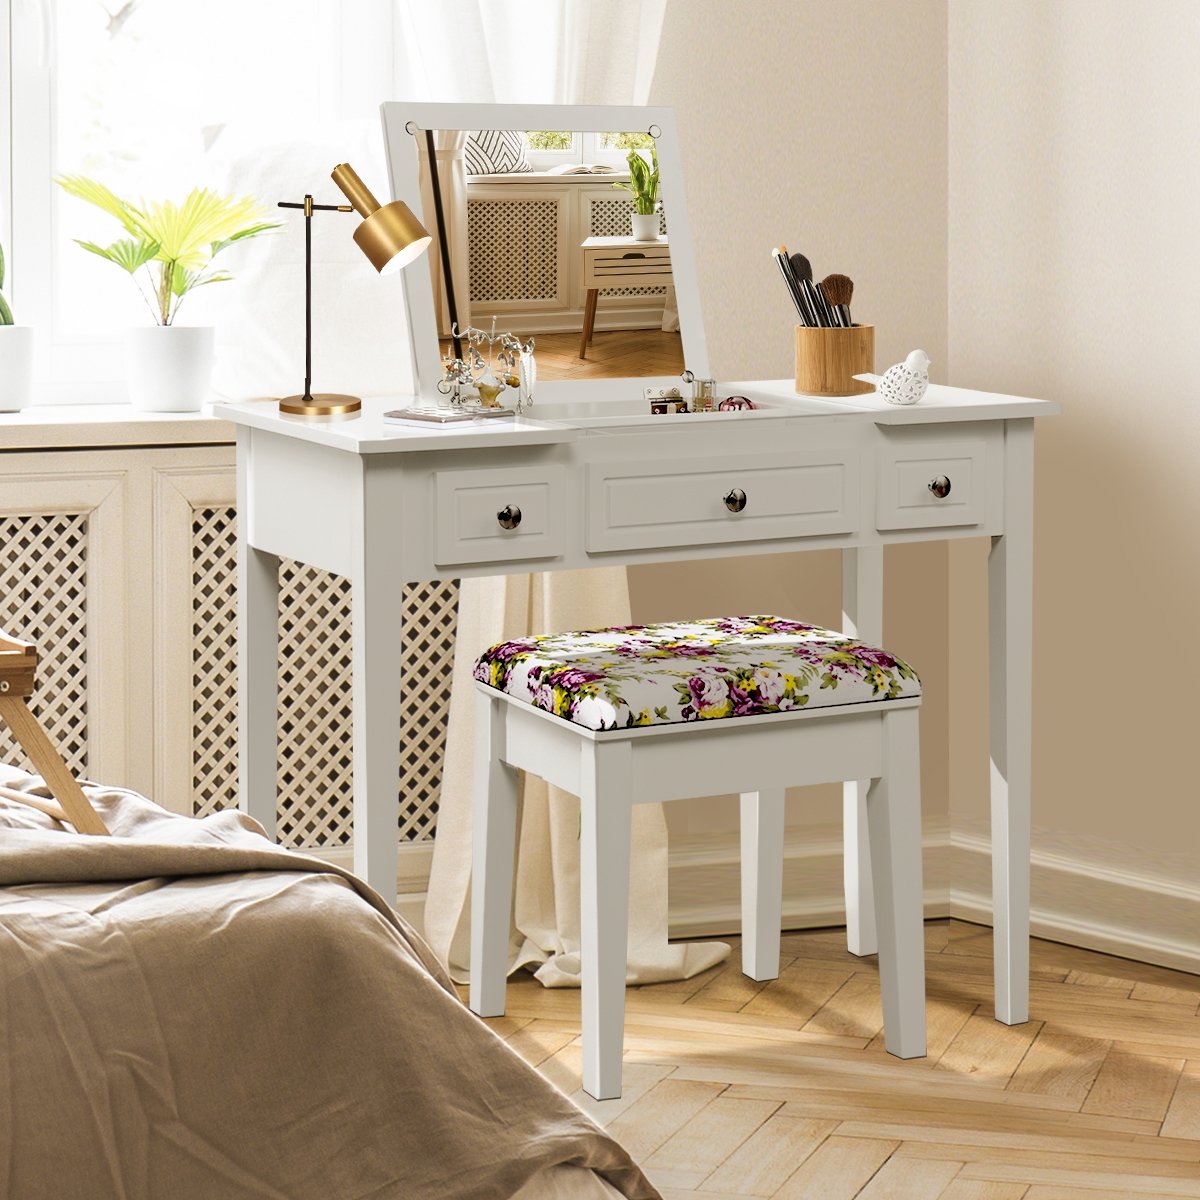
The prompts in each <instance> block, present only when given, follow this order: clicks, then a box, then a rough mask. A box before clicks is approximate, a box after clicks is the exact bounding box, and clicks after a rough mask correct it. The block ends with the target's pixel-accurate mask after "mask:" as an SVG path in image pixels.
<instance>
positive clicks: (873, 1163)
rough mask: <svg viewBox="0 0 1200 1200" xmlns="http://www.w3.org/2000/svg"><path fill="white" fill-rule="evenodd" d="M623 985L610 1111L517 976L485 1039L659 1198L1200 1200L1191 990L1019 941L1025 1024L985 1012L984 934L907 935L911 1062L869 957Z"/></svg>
mask: <svg viewBox="0 0 1200 1200" xmlns="http://www.w3.org/2000/svg"><path fill="white" fill-rule="evenodd" d="M783 944H784V964H785V965H784V967H783V970H782V973H781V975H780V978H779V979H778V980H776V981H774V982H772V983H770V984H758V983H754V982H752V981H751V980H749V979H746V978H745V977H744V976H743V975H742V974H741V973H740V971H739V969H738V964H737V953H738V947H737V945H736V944H735V946H734V955H733V957H732V959H731V960H730V961H729V962H728V963H726V964H724V965H723V966H720V967H716V968H714V969H713V970H711V971H709V972H707V973H706V974H704V975H702V976H699V977H698V978H696V979H693V980H690V981H688V982H686V983H676V984H661V985H658V986H650V987H643V988H637V989H631V990H630V991H629V993H628V1005H627V1015H626V1036H625V1076H624V1079H625V1083H624V1095H623V1096H622V1098H621V1099H620V1100H608V1101H604V1102H600V1103H597V1102H596V1101H593V1100H591V1099H590V1098H588V1097H587V1096H585V1095H584V1094H583V1093H582V1092H581V1091H580V1090H579V1085H580V1053H579V993H578V992H576V991H563V990H556V991H549V990H546V989H544V988H542V987H541V986H540V985H539V984H537V983H536V982H534V981H533V980H532V979H531V978H529V977H528V976H520V977H518V979H517V980H514V981H513V982H512V983H511V984H510V986H509V991H508V1014H507V1015H506V1016H505V1017H501V1018H498V1019H496V1020H494V1021H492V1022H490V1024H492V1025H493V1027H494V1028H496V1029H497V1030H498V1031H499V1032H500V1033H502V1034H503V1035H504V1036H505V1037H507V1039H508V1040H509V1042H510V1044H511V1045H512V1046H513V1047H514V1048H515V1049H516V1050H517V1051H518V1052H519V1053H520V1054H522V1055H523V1056H524V1057H525V1058H526V1059H527V1060H528V1061H529V1062H530V1063H532V1064H533V1065H534V1066H536V1067H537V1068H538V1069H539V1070H540V1071H542V1072H543V1074H545V1075H546V1076H547V1077H548V1078H550V1079H552V1080H553V1081H554V1082H555V1083H556V1084H558V1086H560V1087H561V1088H563V1089H564V1090H565V1091H566V1092H568V1093H570V1094H572V1095H573V1096H574V1098H575V1099H576V1101H578V1102H579V1103H580V1104H582V1105H583V1107H585V1108H586V1109H588V1111H590V1112H592V1113H593V1114H594V1115H595V1116H596V1117H597V1118H598V1119H599V1120H600V1121H601V1122H602V1123H604V1124H605V1125H607V1126H608V1128H609V1129H610V1130H611V1131H612V1132H613V1133H614V1134H615V1135H616V1136H618V1137H619V1138H620V1139H621V1141H622V1142H623V1143H624V1144H625V1145H626V1146H627V1147H628V1148H629V1150H630V1151H631V1152H632V1153H633V1155H634V1156H635V1158H636V1159H637V1160H638V1162H639V1163H640V1164H641V1165H642V1166H643V1168H644V1169H645V1171H646V1172H647V1174H648V1175H649V1176H650V1178H651V1179H652V1180H653V1181H654V1182H655V1183H656V1185H657V1186H658V1187H659V1188H660V1189H661V1190H662V1193H663V1196H664V1197H665V1198H666V1200H684V1197H697V1198H701V1197H702V1198H705V1200H730V1198H732V1197H746V1196H762V1197H777V1198H778V1200H795V1198H799V1197H804V1198H805V1200H850V1198H851V1197H856V1196H857V1197H861V1198H862V1200H909V1198H911V1200H938V1198H940V1200H1126V1198H1129V1197H1136V1198H1138V1200H1146V1198H1147V1197H1166V1196H1171V1197H1179V1196H1192V1197H1200V1015H1198V1008H1200V978H1198V977H1196V976H1192V975H1185V974H1180V973H1178V972H1173V971H1168V970H1165V969H1162V968H1158V967H1149V966H1143V965H1141V964H1139V963H1132V962H1128V961H1126V960H1124V959H1117V958H1109V957H1107V956H1105V955H1101V954H1094V953H1092V952H1090V951H1086V950H1076V949H1072V948H1070V947H1066V946H1059V945H1056V944H1053V943H1050V942H1041V941H1035V942H1034V945H1033V952H1032V961H1033V983H1032V1011H1033V1014H1034V1018H1035V1019H1034V1020H1032V1021H1030V1023H1029V1024H1027V1025H1022V1026H1017V1027H1012V1028H1009V1027H1006V1026H1004V1025H1000V1024H999V1023H997V1022H996V1021H995V1020H994V1018H993V1015H992V995H991V991H992V963H991V951H992V947H991V931H990V930H987V929H982V928H979V927H977V926H972V925H966V924H963V923H961V922H945V921H943V922H931V923H930V924H928V925H927V926H926V947H927V959H926V961H927V964H928V968H927V972H928V974H927V978H928V993H929V1009H928V1012H929V1057H928V1058H927V1059H923V1060H919V1061H914V1062H900V1061H899V1060H897V1059H894V1058H892V1057H890V1056H889V1055H888V1054H887V1053H886V1052H885V1051H884V1050H883V1047H882V1043H881V1039H880V1036H879V1032H880V1029H881V1027H882V1023H883V1022H882V1016H881V1014H880V1007H879V986H878V984H879V980H878V972H877V967H876V960H875V959H873V958H870V959H856V958H854V957H852V956H851V955H850V954H848V953H847V952H846V950H845V934H844V932H843V931H842V930H817V931H812V932H806V933H797V934H788V935H785V936H784V939H783Z"/></svg>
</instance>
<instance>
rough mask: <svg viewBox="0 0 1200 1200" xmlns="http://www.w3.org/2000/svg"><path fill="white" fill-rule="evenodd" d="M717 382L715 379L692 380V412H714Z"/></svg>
mask: <svg viewBox="0 0 1200 1200" xmlns="http://www.w3.org/2000/svg"><path fill="white" fill-rule="evenodd" d="M716 409H717V381H716V380H715V379H693V380H692V412H694V413H706V412H716Z"/></svg>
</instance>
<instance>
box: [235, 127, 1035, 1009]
mask: <svg viewBox="0 0 1200 1200" xmlns="http://www.w3.org/2000/svg"><path fill="white" fill-rule="evenodd" d="M383 113H384V131H385V140H386V143H387V147H388V157H389V166H390V172H391V177H392V190H393V195H394V196H395V197H396V198H398V199H402V200H405V201H406V202H407V203H408V204H409V206H410V207H411V208H413V210H414V211H416V212H420V211H421V209H422V206H421V195H422V192H421V188H420V186H419V179H418V167H417V154H416V149H415V147H416V140H415V135H416V134H417V133H419V132H421V131H422V130H424V129H440V128H450V129H475V128H509V129H526V130H527V129H558V130H561V129H576V130H581V129H582V130H592V131H604V130H645V129H649V130H650V131H651V132H653V133H654V136H655V138H656V140H657V146H658V158H659V163H660V168H661V172H662V179H663V187H664V190H665V195H666V204H667V210H668V212H669V220H670V237H671V248H672V252H671V257H672V273H673V277H674V282H675V286H676V291H677V306H678V310H679V316H680V327H681V335H682V348H683V351H684V356H685V361H686V362H687V364H688V365H689V366H690V367H691V368H692V369H693V370H694V372H695V373H696V374H697V375H698V376H701V377H703V376H706V375H708V374H709V371H708V358H707V349H706V345H705V342H704V335H703V322H702V319H701V313H700V305H699V296H698V291H697V288H696V274H695V262H694V259H693V257H692V247H691V238H690V231H689V229H688V223H687V209H686V203H685V200H684V189H683V172H682V166H681V163H680V160H679V153H678V144H677V140H676V138H675V136H674V120H673V116H672V114H671V113H670V111H669V110H663V109H615V108H571V109H562V108H550V107H546V108H540V107H536V106H508V107H502V106H487V107H480V106H473V107H472V106H437V105H408V104H406V105H403V106H401V105H396V104H385V105H384V106H383ZM427 224H430V227H431V228H432V225H431V223H430V222H429V221H428V220H427ZM764 254H765V251H764ZM405 286H406V292H407V298H408V303H409V309H410V333H411V342H412V347H411V348H412V358H413V362H414V365H415V373H416V390H417V393H418V394H419V395H421V396H424V397H426V398H428V399H433V398H435V397H436V392H435V390H434V384H435V382H436V380H437V378H438V376H439V373H440V372H439V366H438V359H437V356H438V331H437V327H436V320H435V316H434V305H433V295H432V288H431V284H430V278H429V274H428V270H427V269H426V267H425V265H424V264H423V263H421V264H418V265H417V266H416V267H410V268H408V269H406V271H405ZM780 335H781V337H788V336H789V335H790V330H787V329H786V328H785V329H782V330H781V331H780ZM789 340H790V339H789ZM677 382H678V380H676V379H662V378H645V379H619V380H604V381H600V382H596V383H591V382H589V383H574V384H570V383H556V384H549V385H545V386H543V387H540V388H539V389H538V390H537V393H536V396H535V403H534V406H533V408H532V410H530V411H529V412H528V413H527V414H526V415H524V416H520V417H517V418H514V419H510V420H507V421H487V422H478V423H474V424H471V425H458V426H442V427H437V426H433V425H429V426H396V425H387V424H385V423H384V421H383V412H384V411H385V410H386V409H388V408H393V407H396V406H397V405H399V404H402V403H408V402H410V401H411V398H407V399H404V400H397V399H391V400H388V401H383V400H378V401H373V402H370V401H369V402H366V403H364V407H363V411H362V413H361V414H360V415H357V416H355V417H352V418H349V419H341V420H333V421H325V422H322V421H312V420H310V419H307V418H304V417H296V416H289V415H285V414H281V413H280V412H279V411H278V406H277V404H276V403H275V402H274V401H270V400H264V401H250V402H245V403H236V404H234V403H231V404H223V405H219V406H218V407H217V410H216V415H218V416H220V417H223V418H225V419H227V420H229V421H232V422H234V423H235V425H236V426H237V456H238V468H237V473H238V512H239V523H238V539H239V595H240V598H241V600H240V602H241V604H242V606H243V607H242V620H241V623H240V658H239V679H240V685H239V686H240V705H241V708H240V724H239V737H240V755H241V784H240V786H241V802H242V807H243V808H244V809H245V810H246V811H248V812H249V813H251V815H253V816H254V817H256V818H257V819H258V820H259V821H260V822H262V824H263V825H265V826H266V827H267V828H268V830H271V829H273V828H274V822H275V788H276V761H275V720H276V662H277V659H276V639H277V620H276V613H277V608H276V605H277V588H278V575H277V565H278V559H279V558H280V557H281V556H287V557H290V558H294V559H298V560H300V561H302V562H304V563H307V564H310V565H311V566H315V567H321V568H325V569H327V570H330V571H333V572H336V573H337V574H339V575H343V576H345V577H347V578H349V579H350V581H351V584H352V592H353V600H352V605H353V609H352V611H353V631H354V635H353V641H354V646H353V674H354V678H353V709H354V714H355V716H354V865H355V870H356V872H357V873H358V874H360V875H362V876H363V877H364V878H366V880H367V881H368V882H369V883H370V884H371V885H372V886H373V887H375V888H376V889H377V890H379V891H380V892H382V893H383V894H384V895H385V896H389V897H391V896H393V895H394V893H395V884H396V866H397V828H396V808H395V805H396V769H397V757H398V755H397V731H398V729H399V720H400V704H401V689H402V686H403V680H402V677H401V648H402V643H401V629H400V618H399V612H400V605H399V597H400V595H401V591H402V588H403V585H404V584H405V583H406V582H415V581H421V580H427V579H445V578H461V577H464V576H477V575H496V574H502V573H506V572H518V571H521V572H523V571H553V570H555V569H562V568H572V567H588V566H601V565H612V564H635V563H648V562H671V561H682V560H688V559H695V558H716V557H727V556H739V555H753V554H769V553H778V552H780V551H788V550H804V549H841V550H842V551H843V563H844V568H843V610H844V627H845V628H846V630H847V631H848V632H856V633H857V634H858V635H859V636H861V637H862V638H864V639H865V640H867V641H873V642H875V643H876V644H883V643H884V640H885V639H884V629H883V547H884V545H886V544H889V543H899V542H910V541H926V540H942V539H950V538H959V537H978V536H990V537H991V539H992V548H991V555H990V558H989V568H988V570H989V606H990V607H989V615H990V659H991V674H990V688H991V730H990V742H991V759H992V785H991V786H992V835H993V839H992V845H993V863H994V866H993V897H994V911H995V932H996V938H995V946H996V1013H997V1016H998V1017H999V1019H1000V1020H1002V1021H1004V1022H1006V1023H1008V1024H1016V1023H1019V1022H1022V1021H1024V1020H1026V1019H1027V1018H1028V976H1029V955H1028V931H1029V826H1030V795H1029V790H1030V732H1031V727H1030V700H1031V682H1032V572H1031V565H1032V511H1033V418H1034V417H1036V416H1040V415H1048V414H1051V413H1054V412H1056V411H1058V409H1057V406H1056V405H1053V404H1050V403H1046V402H1043V401H1038V400H1030V399H1023V398H1019V397H1012V396H998V395H991V394H989V393H984V392H972V391H964V390H959V389H952V388H943V387H937V386H931V387H930V389H929V392H928V393H927V395H926V397H925V399H924V400H923V401H922V402H921V403H920V404H919V405H917V406H915V407H911V408H895V407H891V406H889V405H887V404H885V403H883V402H882V401H880V400H878V399H877V397H875V396H874V395H867V396H854V397H848V398H846V399H840V400H829V399H817V398H812V397H806V396H797V395H796V394H795V391H794V387H793V383H792V381H791V380H771V381H760V382H748V383H724V382H722V383H720V384H718V387H717V394H718V395H719V396H723V395H730V394H742V395H746V396H749V397H750V398H751V399H752V400H754V401H755V403H756V404H757V405H758V408H757V409H756V410H755V411H753V412H734V413H713V414H704V415H686V414H685V415H675V416H658V417H652V416H650V415H649V414H648V413H647V411H646V405H645V404H644V402H643V400H642V397H641V389H642V387H643V386H648V385H655V386H662V385H665V384H671V383H677ZM943 478H944V479H945V480H948V481H949V490H948V492H947V493H946V494H944V495H936V494H935V492H934V490H933V489H931V487H930V483H931V481H934V480H941V479H943ZM937 490H938V491H945V487H944V485H943V486H939V488H938V489H937ZM738 491H740V492H742V493H744V496H742V497H738V496H737V495H736V493H737V492H738ZM712 615H719V614H712ZM786 615H789V616H796V617H803V615H804V614H803V613H789V614H786ZM865 795H866V783H865V781H862V782H859V783H857V784H847V785H846V804H845V817H846V845H847V847H848V852H847V855H846V907H847V926H848V941H849V945H850V949H851V950H852V951H853V952H855V953H858V954H869V953H872V952H874V950H875V931H874V901H873V897H872V896H871V893H870V883H869V880H870V872H869V869H868V864H869V858H868V856H869V845H868V841H867V834H866V820H865Z"/></svg>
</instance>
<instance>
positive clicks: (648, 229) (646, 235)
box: [629, 213, 658, 242]
mask: <svg viewBox="0 0 1200 1200" xmlns="http://www.w3.org/2000/svg"><path fill="white" fill-rule="evenodd" d="M629 219H630V220H631V221H632V222H633V236H634V239H635V240H636V241H639V242H656V241H658V213H631V214H630V216H629Z"/></svg>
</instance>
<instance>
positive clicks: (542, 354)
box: [441, 329, 683, 405]
mask: <svg viewBox="0 0 1200 1200" xmlns="http://www.w3.org/2000/svg"><path fill="white" fill-rule="evenodd" d="M534 343H535V344H534V351H533V356H534V358H535V359H537V372H538V381H539V382H541V383H546V382H547V381H548V380H551V379H614V378H616V379H622V378H625V377H627V376H641V375H678V374H679V373H680V371H682V370H683V345H682V342H681V341H680V339H679V334H677V333H663V332H662V330H660V329H613V330H608V331H599V332H597V333H596V334H595V335H594V336H593V338H592V343H591V345H590V346H589V347H588V353H587V358H580V357H579V334H578V333H539V334H537V335H536V336H535V338H534ZM441 347H442V354H443V355H445V354H448V353H450V351H451V346H450V343H449V342H448V341H445V340H443V342H442V343H441ZM534 404H535V405H536V404H537V393H536V392H535V393H534Z"/></svg>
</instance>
